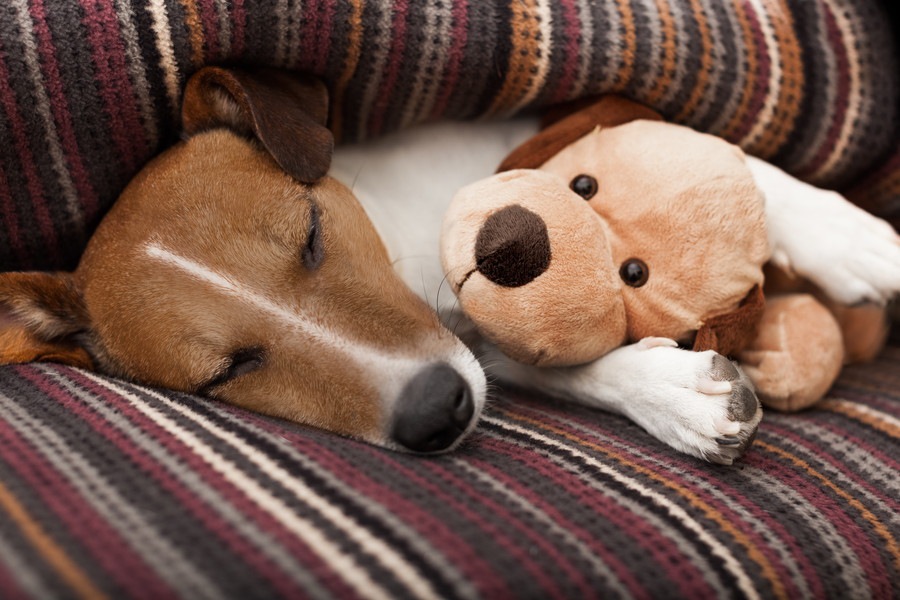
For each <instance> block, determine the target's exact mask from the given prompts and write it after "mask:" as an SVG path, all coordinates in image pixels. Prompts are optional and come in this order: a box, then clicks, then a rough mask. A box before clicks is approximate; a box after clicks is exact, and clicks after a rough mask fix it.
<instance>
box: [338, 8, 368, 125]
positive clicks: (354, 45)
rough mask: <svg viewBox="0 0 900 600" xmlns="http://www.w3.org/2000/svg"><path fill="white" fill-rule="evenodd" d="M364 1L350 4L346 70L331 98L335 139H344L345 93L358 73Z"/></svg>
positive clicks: (342, 73) (342, 72)
mask: <svg viewBox="0 0 900 600" xmlns="http://www.w3.org/2000/svg"><path fill="white" fill-rule="evenodd" d="M362 3H363V0H350V6H351V8H352V10H353V12H352V13H351V14H350V33H349V34H348V35H347V58H346V60H345V61H344V70H343V71H341V75H340V77H339V78H338V81H337V83H336V84H335V86H334V91H333V92H332V98H331V132H332V133H333V134H334V139H336V140H338V141H340V140H341V139H343V134H344V123H343V116H344V115H343V112H342V111H343V104H344V95H345V94H346V92H347V85H348V84H349V83H350V80H351V79H352V78H353V75H354V73H356V67H357V66H358V65H359V55H360V52H361V50H362V34H363V25H362Z"/></svg>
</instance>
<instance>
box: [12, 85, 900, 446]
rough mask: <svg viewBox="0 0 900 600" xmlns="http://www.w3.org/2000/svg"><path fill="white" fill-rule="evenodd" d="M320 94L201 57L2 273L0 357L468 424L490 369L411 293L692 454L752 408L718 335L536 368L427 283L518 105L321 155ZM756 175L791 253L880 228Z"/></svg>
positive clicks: (290, 412)
mask: <svg viewBox="0 0 900 600" xmlns="http://www.w3.org/2000/svg"><path fill="white" fill-rule="evenodd" d="M326 109H327V97H326V93H325V90H324V88H323V87H322V85H321V84H319V83H317V82H313V81H309V80H304V79H298V78H295V77H294V76H290V75H286V74H283V73H275V72H266V73H259V74H253V75H251V74H247V73H241V72H237V71H225V70H222V69H215V68H212V69H205V70H203V71H201V72H199V73H198V74H197V75H196V76H195V77H194V78H193V79H192V80H191V82H190V83H189V85H188V87H187V89H186V92H185V102H184V108H183V121H184V123H183V125H184V130H185V134H186V136H187V137H186V139H185V141H183V142H182V143H180V144H178V145H177V146H175V147H174V148H172V149H171V150H169V151H167V152H165V153H164V154H163V155H161V156H160V157H159V158H157V159H156V160H154V161H153V162H151V163H150V164H149V165H148V166H147V167H146V168H145V169H144V170H143V171H142V172H141V173H140V174H139V175H138V176H137V177H136V178H135V179H134V181H132V183H131V184H130V185H129V186H128V188H127V189H126V190H125V192H124V193H123V194H122V196H121V197H120V199H119V200H118V201H117V203H116V205H115V206H114V207H113V209H112V210H111V211H110V213H109V214H108V215H107V217H106V218H105V220H104V221H103V223H102V224H101V226H100V227H99V229H98V230H97V232H96V234H95V235H94V237H93V238H92V239H91V241H90V244H89V246H88V249H87V251H86V252H85V255H84V257H83V258H82V261H81V263H80V264H79V266H78V269H77V270H76V271H75V272H74V273H73V274H61V273H57V274H41V273H8V274H4V275H2V276H0V362H22V361H28V360H51V361H56V362H62V363H68V364H73V365H76V366H81V367H85V368H93V369H96V370H98V371H101V372H104V373H109V374H112V375H118V376H122V377H126V378H130V379H133V380H136V381H139V382H143V383H147V384H151V385H158V386H163V387H168V388H172V389H177V390H184V391H189V392H198V393H203V394H206V395H209V396H211V397H213V398H217V399H220V400H222V401H225V402H230V403H233V404H236V405H239V406H243V407H246V408H250V409H252V410H256V411H259V412H262V413H266V414H269V415H274V416H278V417H283V418H287V419H291V420H294V421H297V422H301V423H307V424H310V425H314V426H317V427H321V428H324V429H327V430H330V431H334V432H336V433H340V434H343V435H347V436H351V437H355V438H358V439H362V440H366V441H369V442H371V443H374V444H377V445H381V446H384V447H388V448H392V449H397V450H407V451H415V452H436V451H445V450H450V449H452V448H454V447H456V446H457V445H458V444H459V442H460V441H461V440H462V439H463V438H464V437H465V435H466V434H467V433H468V432H470V431H471V430H472V429H473V428H474V427H475V424H476V422H477V419H478V416H479V414H480V412H481V410H482V408H483V406H484V402H485V396H486V380H485V375H484V371H483V370H482V367H481V366H479V364H478V362H477V361H476V359H475V357H474V356H473V354H472V353H471V352H470V351H469V350H468V349H467V348H466V346H465V345H463V344H462V342H460V341H459V339H458V338H456V337H455V336H454V335H452V334H451V333H450V331H448V329H446V328H445V327H444V326H442V325H441V322H440V320H439V319H438V317H437V315H436V314H435V312H434V310H433V309H432V308H431V307H430V306H429V304H428V303H426V302H425V301H424V300H423V298H427V299H428V300H429V302H434V303H435V305H436V307H437V308H438V312H439V313H440V314H441V316H442V317H443V319H444V322H445V323H447V324H449V325H450V326H452V327H453V329H454V331H455V332H457V333H459V334H460V335H462V337H465V338H466V339H467V341H468V342H469V343H470V344H472V346H473V347H476V348H478V349H479V351H480V352H484V355H483V358H485V359H486V360H485V365H486V368H487V369H488V370H489V371H490V372H492V373H494V374H496V376H498V377H500V378H502V379H503V380H505V381H508V382H511V383H513V384H516V385H520V386H526V387H532V388H535V389H537V390H539V391H548V392H552V393H554V394H558V395H561V396H565V397H567V398H573V399H575V400H577V401H579V402H582V403H585V404H588V405H591V406H596V407H598V408H603V409H606V410H611V411H614V412H619V413H623V414H626V415H627V416H629V417H630V418H631V419H633V420H634V421H635V422H637V423H638V424H640V425H641V426H643V427H644V428H645V429H647V430H648V431H650V432H651V433H652V434H653V435H655V436H656V437H658V438H659V439H660V440H662V441H663V442H665V443H667V444H669V445H670V446H672V447H674V448H676V449H679V450H681V451H684V452H687V453H689V454H692V455H695V456H698V457H701V458H704V459H706V460H710V461H714V462H720V463H730V462H732V461H733V460H734V459H735V458H737V457H738V456H739V455H740V454H741V453H742V452H743V450H744V449H745V448H746V446H747V444H748V441H749V440H750V439H751V437H752V434H753V433H754V432H755V430H756V427H757V425H758V423H759V419H760V412H759V410H741V411H735V410H733V407H734V406H736V405H738V404H739V405H741V406H742V407H743V408H747V407H750V408H757V403H756V399H755V397H754V396H753V394H752V390H750V388H749V387H748V386H747V383H746V380H745V379H744V377H743V376H742V374H741V373H740V372H739V371H738V370H736V369H735V368H734V367H733V366H732V365H731V363H730V362H729V361H728V360H726V359H725V358H724V357H722V356H720V355H718V354H715V353H713V352H704V353H697V352H690V351H687V350H682V349H679V348H677V347H674V345H673V343H670V342H669V341H666V340H659V339H652V338H651V339H648V340H644V341H641V342H638V343H636V344H631V345H628V346H625V347H623V348H621V349H619V350H617V351H615V352H612V353H610V354H608V355H607V356H605V357H603V358H602V359H600V360H598V361H596V362H594V363H591V364H589V365H584V366H582V367H575V368H571V369H539V368H536V367H529V366H526V365H520V364H517V363H514V362H513V361H511V360H509V359H507V358H506V357H504V356H502V355H501V354H499V353H497V352H495V351H493V350H491V349H490V348H489V347H485V346H484V345H483V344H481V343H480V341H479V340H477V339H476V338H472V339H470V338H469V337H468V334H471V333H472V330H471V328H469V327H467V324H466V322H465V318H464V315H461V314H459V313H458V312H457V311H455V310H454V306H455V305H454V301H453V297H452V294H451V293H450V292H449V291H448V290H446V288H444V291H443V292H442V285H441V284H442V282H443V277H444V275H443V272H442V270H441V264H440V258H439V243H438V239H439V236H440V231H441V220H442V217H443V213H444V209H445V208H446V206H447V205H448V204H449V201H450V199H451V197H452V196H453V194H454V192H455V191H456V190H457V189H459V188H460V187H462V186H464V185H466V184H468V183H470V182H472V181H475V180H477V179H481V178H483V177H485V176H487V175H489V174H491V173H492V172H493V170H494V168H495V167H496V165H497V164H499V162H500V161H501V160H502V159H503V158H504V157H505V156H506V155H507V154H508V153H509V151H510V150H511V149H512V148H514V147H515V146H516V145H518V143H520V142H521V141H523V140H524V139H525V138H527V137H529V136H530V135H532V134H533V133H534V131H535V130H536V123H535V122H533V121H530V120H519V121H512V122H505V123H497V124H485V123H476V124H459V123H454V124H443V125H436V126H431V127H426V128H419V129H414V130H410V131H407V132H404V133H401V134H399V135H393V136H389V137H386V138H384V139H383V140H379V141H376V142H374V143H370V144H361V145H358V146H353V147H348V148H346V149H339V150H338V152H337V153H336V155H335V160H334V163H333V165H332V166H331V173H330V175H327V174H326V173H327V172H328V171H329V164H330V163H331V137H330V134H329V133H328V131H327V130H326V129H325V127H324V123H325V119H326V112H327V110H326ZM770 179H771V181H768V180H766V177H762V178H758V179H757V182H758V183H759V184H760V185H761V186H762V187H763V188H764V189H766V193H767V194H768V193H769V192H770V191H771V193H772V194H773V198H775V201H773V202H771V203H770V205H771V210H770V213H771V214H770V221H772V220H778V221H779V222H780V221H785V222H790V221H791V220H794V219H799V218H803V219H807V221H808V223H809V227H808V228H807V230H806V231H808V232H809V235H808V236H807V238H803V236H800V237H801V239H800V240H799V241H797V240H796V239H795V238H796V237H797V235H796V231H794V228H789V227H782V228H779V227H778V226H777V225H778V223H775V225H776V226H774V227H772V228H771V229H770V231H772V230H774V231H775V232H776V234H775V237H774V238H773V239H772V247H773V249H774V250H777V251H778V252H780V253H781V255H783V258H784V260H785V261H787V262H790V263H791V264H793V265H794V266H795V267H797V268H798V270H802V271H803V272H804V273H805V274H807V273H808V272H809V271H817V272H822V271H827V270H828V269H829V268H830V267H831V266H832V265H833V263H831V264H829V262H828V261H827V260H823V259H822V254H821V249H817V248H816V247H815V246H812V247H811V246H809V244H808V243H806V242H808V240H809V239H812V238H817V237H821V238H822V239H828V240H829V244H831V245H834V244H835V241H836V240H837V241H843V242H847V243H851V242H853V240H858V239H860V236H862V239H863V240H865V239H871V240H882V239H884V238H885V236H884V235H883V234H882V233H879V232H880V230H878V231H876V229H877V228H876V227H874V226H873V225H872V224H871V223H870V222H869V221H867V220H865V219H862V220H860V219H857V218H856V217H855V216H854V215H856V212H854V211H856V209H854V208H853V207H851V206H850V205H849V204H847V203H846V201H843V200H842V199H841V201H839V202H838V201H835V202H833V203H828V204H827V205H828V206H834V208H833V210H830V211H826V212H827V214H828V215H829V218H828V219H819V220H818V221H817V220H816V219H815V218H812V219H811V220H810V219H809V217H810V215H812V216H813V217H815V215H816V214H822V211H821V206H823V205H822V204H821V203H820V202H818V200H819V197H818V195H820V194H822V192H821V191H819V190H815V191H810V192H808V193H807V192H804V193H802V194H800V196H801V197H800V198H794V197H793V188H791V187H790V186H788V187H787V188H783V186H785V185H787V184H786V183H785V182H786V181H787V180H789V179H790V178H788V177H787V176H786V175H783V174H780V175H775V176H773V177H771V178H770ZM339 181H343V182H344V183H345V184H346V185H344V184H341V183H339ZM791 185H793V184H791ZM348 186H349V187H348ZM349 188H352V191H351V189H349ZM783 189H784V190H788V191H789V192H790V193H785V192H784V191H783ZM804 194H805V195H804ZM848 215H849V217H852V218H849V217H848ZM832 217H833V218H832ZM872 221H874V220H872ZM779 231H785V232H787V231H790V232H791V239H790V240H787V239H781V238H779V237H778V232H779ZM872 232H876V233H878V235H875V234H873V233H872ZM804 235H805V234H804ZM782 237H785V238H786V237H787V234H786V233H785V234H784V236H782ZM853 243H857V248H860V250H859V251H855V252H853V253H851V254H850V255H848V256H849V257H850V258H852V259H854V260H856V262H858V263H859V264H860V265H861V268H859V269H853V277H854V278H856V279H861V280H864V282H865V284H866V285H865V286H856V287H853V286H852V285H851V284H852V283H853V282H851V281H850V276H849V275H848V276H846V277H844V279H843V281H842V282H837V283H835V287H837V288H839V289H840V290H842V291H845V290H846V289H847V288H848V286H849V287H853V289H854V290H856V289H858V288H860V289H862V290H863V291H859V292H856V291H854V292H852V293H850V294H849V298H847V299H848V300H850V301H854V300H861V299H863V298H874V297H875V296H874V295H873V294H876V293H877V294H881V296H882V297H886V296H890V295H891V294H893V293H895V292H896V287H900V283H895V282H892V281H886V280H885V279H884V278H881V279H879V278H878V277H877V276H876V275H877V273H875V271H877V269H868V268H867V266H870V265H872V264H875V263H874V262H873V260H872V259H870V258H869V253H868V251H866V252H863V251H862V249H861V248H862V246H865V245H866V244H865V243H863V244H862V245H861V246H860V245H859V243H858V242H853ZM872 243H873V244H874V253H875V254H876V255H878V254H879V253H881V254H883V252H882V250H883V248H884V245H883V244H882V245H879V244H881V242H872ZM885 243H886V244H888V247H891V246H890V245H891V244H896V242H894V241H893V240H890V239H889V240H888V241H887V242H885ZM821 245H823V244H821V243H820V244H819V246H821ZM870 245H871V244H870ZM866 250H868V248H866ZM844 262H845V263H846V260H845V261H844ZM807 263H809V264H811V265H812V266H811V267H807V266H806V265H807ZM879 264H881V263H879ZM891 264H892V265H893V263H891ZM897 265H900V259H897ZM897 265H894V266H897ZM891 268H893V266H892V267H891ZM897 268H898V269H900V266H898V267H897ZM882 271H883V269H882ZM854 281H855V279H854ZM873 290H874V291H873ZM416 292H418V293H419V294H420V295H421V297H420V296H417V294H416ZM845 295H848V294H845ZM751 404H752V406H750V405H751ZM744 405H747V406H744Z"/></svg>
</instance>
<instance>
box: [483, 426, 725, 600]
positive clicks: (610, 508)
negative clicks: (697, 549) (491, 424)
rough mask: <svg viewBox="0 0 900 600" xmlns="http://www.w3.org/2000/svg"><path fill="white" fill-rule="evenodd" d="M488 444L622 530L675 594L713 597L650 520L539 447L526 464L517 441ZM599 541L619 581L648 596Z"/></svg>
mask: <svg viewBox="0 0 900 600" xmlns="http://www.w3.org/2000/svg"><path fill="white" fill-rule="evenodd" d="M495 439H496V438H495ZM489 447H490V448H491V450H492V451H493V452H495V453H496V454H498V455H501V456H504V457H506V458H508V459H510V460H514V461H516V462H520V463H523V464H527V466H528V468H530V469H534V471H535V472H536V473H539V474H540V475H541V476H542V477H544V478H545V479H546V480H547V482H548V483H550V484H552V485H553V486H554V487H556V488H558V489H561V490H563V491H565V492H566V493H567V494H568V495H569V496H570V497H572V498H577V499H578V502H579V503H580V504H581V505H582V506H584V507H586V508H589V509H590V510H592V511H593V512H595V513H597V514H598V515H603V519H604V520H606V521H607V522H609V523H610V526H612V527H616V528H617V529H619V530H620V531H622V532H623V535H625V536H627V537H628V538H629V539H631V540H632V541H633V542H634V543H635V544H637V545H638V546H640V547H641V548H642V549H643V550H644V551H645V552H646V554H647V555H648V557H651V558H652V559H653V560H654V561H655V562H656V564H657V565H658V567H659V568H660V569H662V571H663V572H664V573H665V576H666V578H667V579H668V580H669V581H672V582H673V583H675V584H676V585H678V586H679V588H680V589H681V593H680V594H676V595H679V596H682V597H693V596H697V595H700V596H704V595H706V596H709V597H713V596H715V590H714V589H712V588H709V587H707V589H706V590H705V593H704V594H700V593H699V592H698V590H697V586H698V583H697V582H699V581H702V582H703V583H704V584H706V585H707V586H708V585H709V582H708V581H707V580H706V576H705V575H704V574H703V573H701V572H700V571H699V569H697V565H696V564H693V563H691V564H688V563H687V561H685V560H684V559H683V556H684V555H683V552H682V551H681V549H680V548H679V547H678V546H677V545H676V544H675V543H674V541H673V540H672V539H671V538H669V537H667V536H665V535H663V533H662V532H661V531H660V530H659V529H658V528H656V527H654V526H653V525H652V524H651V523H650V521H649V520H647V519H642V518H637V517H636V515H635V514H634V512H633V511H632V510H631V509H629V508H626V507H624V506H622V505H621V504H619V502H617V501H616V500H615V498H613V497H612V496H611V495H607V494H600V493H597V490H595V489H594V488H592V487H590V486H589V485H588V484H587V483H586V482H585V481H583V480H581V479H579V478H577V477H573V476H572V472H571V471H568V470H566V469H564V468H562V467H560V465H559V464H557V463H556V462H554V461H553V460H551V459H550V458H549V457H548V456H547V455H546V454H545V453H544V452H542V451H540V450H534V451H532V452H530V453H529V455H528V459H527V463H525V462H524V461H523V460H522V459H523V456H522V448H521V446H519V445H517V444H514V443H509V442H506V441H501V440H500V439H496V442H495V443H491V444H489ZM599 544H600V540H596V541H594V542H593V543H591V546H592V547H593V548H594V549H595V550H596V551H597V552H598V554H600V556H602V558H603V562H604V563H606V564H607V565H608V566H609V567H610V568H611V569H612V571H613V572H614V573H615V574H616V576H617V577H618V578H619V580H620V581H622V583H623V584H624V585H625V586H627V588H628V590H629V592H630V593H631V594H632V595H634V596H637V597H644V596H647V595H648V594H649V591H648V590H647V589H646V588H645V587H644V585H643V584H642V583H641V581H640V580H639V579H637V578H636V577H635V573H634V572H633V571H632V570H631V569H630V567H629V566H628V565H626V564H624V563H622V562H621V561H620V560H619V559H618V557H617V555H616V554H615V550H610V549H608V548H606V547H604V546H599Z"/></svg>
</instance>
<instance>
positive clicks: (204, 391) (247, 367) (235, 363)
mask: <svg viewBox="0 0 900 600" xmlns="http://www.w3.org/2000/svg"><path fill="white" fill-rule="evenodd" d="M263 364H265V351H264V350H263V349H262V348H258V347H253V348H241V349H239V350H236V351H235V352H233V353H232V354H231V356H230V357H229V358H228V360H227V362H226V363H225V365H224V368H222V369H220V370H219V372H218V373H216V375H214V376H213V378H212V379H210V380H209V381H207V382H206V383H204V384H203V385H201V386H200V387H199V388H198V389H197V393H198V394H200V395H202V396H208V395H209V394H210V392H211V391H213V390H215V389H216V388H217V387H219V386H222V385H224V384H226V383H228V382H229V381H232V380H234V379H237V378H238V377H242V376H244V375H246V374H248V373H252V372H253V371H256V370H258V369H260V368H261V367H262V366H263Z"/></svg>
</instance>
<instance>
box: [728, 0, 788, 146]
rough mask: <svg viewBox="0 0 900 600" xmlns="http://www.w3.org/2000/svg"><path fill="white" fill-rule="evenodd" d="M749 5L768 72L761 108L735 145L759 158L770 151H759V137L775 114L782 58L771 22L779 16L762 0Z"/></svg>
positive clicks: (768, 126)
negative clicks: (758, 28) (758, 25)
mask: <svg viewBox="0 0 900 600" xmlns="http://www.w3.org/2000/svg"><path fill="white" fill-rule="evenodd" d="M750 5H752V6H753V9H754V11H755V12H756V18H757V20H759V23H760V29H761V30H762V33H763V39H764V40H765V42H766V50H767V53H768V55H769V65H770V72H769V82H768V92H767V94H766V98H765V101H764V102H763V106H762V109H761V110H760V111H759V113H758V114H757V115H756V116H755V125H754V126H753V127H752V128H751V129H750V131H749V132H748V133H747V135H745V136H744V137H743V138H742V139H740V140H738V142H737V145H738V146H740V147H741V148H744V149H745V150H746V151H748V152H749V153H751V154H754V155H756V156H759V157H760V158H769V156H771V153H769V154H766V153H761V152H762V151H763V150H764V146H763V145H762V144H761V143H760V138H761V137H762V136H763V134H764V133H765V132H766V130H767V129H770V128H771V127H772V123H773V117H774V115H775V105H776V104H777V103H778V98H779V95H780V93H781V77H782V71H781V60H782V59H781V52H780V49H779V47H778V41H777V40H776V39H775V34H774V31H775V27H774V23H773V20H774V19H777V18H780V15H777V14H776V15H769V14H768V12H767V8H766V7H765V6H763V0H750ZM773 8H775V7H773Z"/></svg>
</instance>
